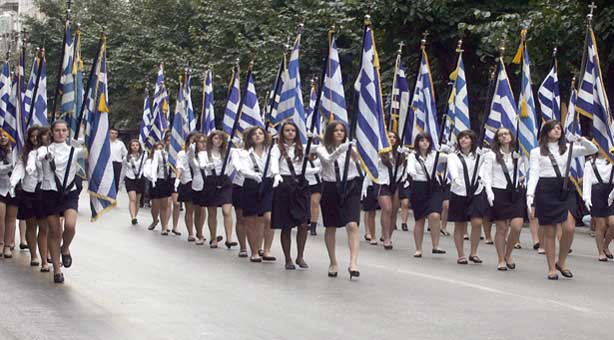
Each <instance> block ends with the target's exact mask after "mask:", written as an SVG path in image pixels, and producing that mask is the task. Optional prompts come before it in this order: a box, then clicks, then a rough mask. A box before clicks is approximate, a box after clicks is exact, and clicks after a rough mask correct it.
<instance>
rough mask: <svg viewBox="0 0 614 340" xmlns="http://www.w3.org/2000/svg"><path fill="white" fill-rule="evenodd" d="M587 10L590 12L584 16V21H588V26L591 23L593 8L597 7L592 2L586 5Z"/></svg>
mask: <svg viewBox="0 0 614 340" xmlns="http://www.w3.org/2000/svg"><path fill="white" fill-rule="evenodd" d="M588 8H589V10H590V12H589V13H588V14H587V15H586V19H587V21H588V24H589V25H590V24H591V23H592V21H593V12H594V10H595V8H597V6H596V5H595V2H594V1H592V2H591V4H590V5H588Z"/></svg>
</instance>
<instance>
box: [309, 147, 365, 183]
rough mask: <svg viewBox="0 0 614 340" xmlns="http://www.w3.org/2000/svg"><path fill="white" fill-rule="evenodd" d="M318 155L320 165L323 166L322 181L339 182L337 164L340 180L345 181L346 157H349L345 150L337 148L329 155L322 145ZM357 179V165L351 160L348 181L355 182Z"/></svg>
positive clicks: (317, 150)
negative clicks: (336, 173)
mask: <svg viewBox="0 0 614 340" xmlns="http://www.w3.org/2000/svg"><path fill="white" fill-rule="evenodd" d="M352 149H353V150H354V149H355V148H354V147H352ZM316 154H317V155H318V157H319V158H320V164H321V165H322V181H324V182H337V176H336V175H335V163H336V164H337V166H338V168H339V179H340V180H341V179H343V171H344V170H345V169H344V167H345V157H346V155H347V152H346V151H345V150H342V149H339V148H337V149H335V150H334V151H333V152H330V153H329V152H328V150H326V147H325V146H324V145H320V146H318V148H317V149H316ZM356 177H358V169H357V168H356V163H355V162H353V161H352V160H350V162H349V167H348V175H347V180H348V181H349V180H353V179H354V178H356Z"/></svg>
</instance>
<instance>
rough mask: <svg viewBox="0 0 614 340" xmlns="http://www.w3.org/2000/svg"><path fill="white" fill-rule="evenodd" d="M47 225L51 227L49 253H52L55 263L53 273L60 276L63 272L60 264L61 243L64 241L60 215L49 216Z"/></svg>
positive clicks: (52, 259)
mask: <svg viewBox="0 0 614 340" xmlns="http://www.w3.org/2000/svg"><path fill="white" fill-rule="evenodd" d="M47 224H48V225H49V244H48V246H49V252H50V253H51V261H52V263H53V273H54V274H59V273H61V272H62V270H61V262H60V242H61V241H62V226H61V225H60V218H59V216H58V215H50V216H47Z"/></svg>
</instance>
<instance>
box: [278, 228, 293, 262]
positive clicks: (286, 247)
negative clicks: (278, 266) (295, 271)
mask: <svg viewBox="0 0 614 340" xmlns="http://www.w3.org/2000/svg"><path fill="white" fill-rule="evenodd" d="M280 241H281V248H282V249H283V251H284V257H285V259H286V267H288V266H292V265H294V263H293V262H292V254H291V248H292V229H290V228H285V229H282V230H281V238H280Z"/></svg>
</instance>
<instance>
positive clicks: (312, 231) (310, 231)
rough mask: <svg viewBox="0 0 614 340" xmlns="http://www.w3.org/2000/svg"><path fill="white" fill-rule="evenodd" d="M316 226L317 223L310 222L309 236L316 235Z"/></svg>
mask: <svg viewBox="0 0 614 340" xmlns="http://www.w3.org/2000/svg"><path fill="white" fill-rule="evenodd" d="M317 226H318V224H317V223H311V224H310V225H309V233H310V234H311V236H317V235H318V233H317V232H316V228H317Z"/></svg>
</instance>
